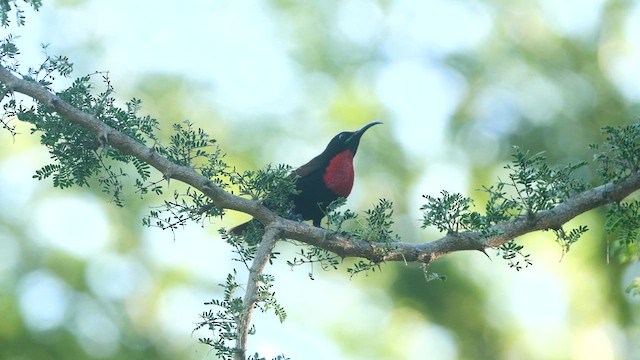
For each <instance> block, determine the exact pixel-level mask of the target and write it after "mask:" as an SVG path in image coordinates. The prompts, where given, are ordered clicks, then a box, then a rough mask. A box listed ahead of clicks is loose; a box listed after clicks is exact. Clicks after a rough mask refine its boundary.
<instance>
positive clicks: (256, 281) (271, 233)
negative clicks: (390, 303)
mask: <svg viewBox="0 0 640 360" xmlns="http://www.w3.org/2000/svg"><path fill="white" fill-rule="evenodd" d="M278 239H280V230H279V229H278V228H277V227H275V226H267V227H266V228H265V231H264V235H263V236H262V241H261V242H260V245H258V249H257V251H256V255H255V257H254V258H253V261H252V262H251V267H250V268H249V279H248V281H247V290H246V293H245V295H244V299H243V301H242V312H241V313H240V316H238V319H237V328H236V352H235V354H234V359H235V360H244V359H246V358H247V354H246V353H247V338H248V336H249V328H250V325H251V316H252V315H253V310H254V309H255V305H256V303H257V302H258V301H259V300H260V299H259V298H258V290H259V287H260V283H261V281H260V278H259V277H260V275H262V273H263V272H264V268H265V266H267V263H268V262H269V259H271V252H272V251H273V248H274V247H275V246H276V242H278Z"/></svg>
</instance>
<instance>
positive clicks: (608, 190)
mask: <svg viewBox="0 0 640 360" xmlns="http://www.w3.org/2000/svg"><path fill="white" fill-rule="evenodd" d="M0 82H2V83H3V84H4V85H5V87H6V89H8V90H9V91H15V92H19V93H22V94H24V95H27V96H29V97H31V98H33V99H35V100H36V101H38V102H40V103H43V104H45V105H47V106H50V107H52V108H53V109H54V110H55V111H57V112H58V113H59V114H60V115H61V116H62V117H63V118H64V119H65V120H66V121H69V122H71V123H74V124H76V125H78V126H81V127H83V128H85V129H88V130H90V131H91V132H92V133H93V134H94V135H95V136H96V137H97V138H98V139H101V140H102V142H103V143H106V144H108V145H109V146H112V147H114V148H116V149H118V150H120V151H122V152H123V153H125V154H128V155H131V156H134V157H136V158H138V159H140V160H142V161H145V162H147V163H148V164H150V165H151V166H153V167H154V168H156V169H157V170H158V171H160V172H161V173H162V174H164V175H165V177H167V178H173V179H176V180H179V181H182V182H184V183H186V184H189V185H190V186H192V187H194V188H196V189H198V190H200V191H202V192H203V193H204V194H206V195H207V196H209V197H210V198H211V200H212V202H213V203H214V204H215V206H216V207H218V208H221V209H232V210H237V211H241V212H244V213H247V214H250V215H252V216H254V217H255V218H257V219H258V220H259V221H260V222H262V223H263V224H265V225H266V226H267V227H269V226H270V225H272V227H273V228H274V229H275V230H276V231H278V232H280V233H281V235H282V236H284V237H286V238H290V239H293V240H298V241H301V242H304V243H307V244H310V245H315V246H318V247H320V248H322V249H325V250H329V251H332V252H334V253H336V254H338V255H340V256H342V257H360V258H366V259H370V260H373V261H409V262H411V261H420V262H424V263H429V262H431V261H433V260H436V259H438V258H440V257H442V256H444V255H446V254H449V253H451V252H454V251H461V250H483V249H484V248H486V247H492V246H498V245H501V244H504V243H506V242H507V241H509V240H511V239H513V238H516V237H518V236H521V235H523V234H526V233H529V232H533V231H538V230H544V229H557V228H559V227H560V226H561V225H562V224H564V223H566V222H567V221H569V220H571V219H573V218H574V217H576V216H577V215H579V214H581V213H584V212H586V211H589V210H591V209H594V208H596V207H599V206H602V205H605V204H609V203H612V202H616V201H620V200H622V199H624V198H625V197H626V196H628V195H629V194H631V193H632V192H634V191H636V190H638V189H640V174H638V173H637V172H636V173H633V174H632V175H630V176H629V177H628V178H627V179H625V180H623V181H620V182H618V183H615V184H614V183H609V184H605V185H602V186H599V187H596V188H593V189H590V190H587V191H585V192H583V193H580V194H578V195H576V196H574V197H573V198H571V199H570V200H568V201H566V202H564V203H562V204H559V205H557V206H556V207H555V208H553V209H550V210H545V211H540V212H538V213H535V214H533V215H531V216H521V217H518V218H515V219H513V220H511V221H507V222H504V223H501V224H498V225H495V226H494V227H493V228H491V229H489V230H490V231H491V232H492V233H495V234H497V235H494V236H492V237H491V238H488V239H487V238H484V237H483V236H482V234H481V233H479V232H465V233H450V234H447V235H446V236H444V237H442V238H440V239H438V240H435V241H431V242H428V243H422V244H415V243H406V242H398V243H391V244H383V243H375V242H368V241H363V240H356V239H351V238H349V237H347V236H343V235H340V234H336V233H334V232H332V231H330V230H325V229H321V228H316V227H313V226H311V225H309V224H307V223H303V222H297V221H292V220H286V219H283V218H280V217H278V216H277V215H275V214H274V213H273V212H271V211H270V210H269V209H267V208H266V207H264V206H263V205H261V204H260V203H259V202H257V201H252V200H248V199H245V198H242V197H238V196H235V195H232V194H230V193H227V192H225V191H224V190H223V189H221V188H220V187H218V186H217V185H215V184H214V183H213V181H211V180H210V179H207V178H206V177H204V176H202V175H201V174H199V173H198V172H196V171H195V170H194V169H192V168H189V167H185V166H180V165H177V164H174V163H172V162H171V161H169V160H168V159H167V158H165V157H163V156H161V155H159V154H158V153H156V152H155V151H154V150H153V149H152V148H150V147H147V146H145V145H143V144H141V143H139V142H138V141H136V140H135V139H133V138H131V137H129V136H128V135H125V134H123V133H121V132H119V131H117V130H116V129H113V128H112V127H110V126H108V125H106V124H105V123H103V122H102V121H100V119H99V118H97V117H96V116H94V115H91V114H88V113H85V112H83V111H81V110H79V109H77V108H74V107H73V106H71V105H69V104H67V103H65V102H64V101H62V100H61V99H60V98H59V97H58V96H56V95H55V94H52V93H51V92H50V91H48V90H47V89H45V88H44V87H42V86H40V85H39V84H36V83H34V82H30V81H27V80H24V79H20V78H18V77H17V76H15V75H14V74H13V73H11V72H10V71H9V70H8V69H6V68H4V67H2V66H0Z"/></svg>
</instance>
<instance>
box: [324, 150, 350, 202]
mask: <svg viewBox="0 0 640 360" xmlns="http://www.w3.org/2000/svg"><path fill="white" fill-rule="evenodd" d="M322 180H324V183H325V185H327V187H328V188H329V190H331V191H332V192H334V193H335V194H338V195H340V196H342V197H344V198H346V197H347V196H349V194H350V193H351V188H352V187H353V152H351V150H345V151H343V152H341V153H340V154H338V155H336V156H335V157H334V158H333V159H331V162H329V166H327V168H326V169H325V172H324V174H323V175H322Z"/></svg>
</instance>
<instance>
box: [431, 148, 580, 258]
mask: <svg viewBox="0 0 640 360" xmlns="http://www.w3.org/2000/svg"><path fill="white" fill-rule="evenodd" d="M584 165H585V163H579V164H573V165H568V166H564V167H559V168H552V167H551V166H549V165H548V163H547V161H546V157H545V156H544V154H543V153H538V154H533V155H529V154H528V153H527V152H523V151H522V150H520V149H519V148H517V147H514V148H513V152H512V160H511V162H510V163H509V164H507V165H506V166H505V167H504V169H505V170H507V171H508V179H509V180H508V181H502V180H499V181H498V183H497V184H496V185H493V186H490V187H484V188H483V189H482V191H484V192H485V193H487V194H488V197H489V199H488V201H487V203H486V205H485V212H484V214H481V213H480V212H478V211H475V210H473V209H474V208H475V204H474V201H473V200H472V199H471V198H469V197H465V196H463V195H461V194H459V193H449V192H447V191H442V192H441V193H440V196H439V197H433V196H429V195H425V196H424V198H425V199H426V200H427V202H426V203H425V204H424V205H423V206H422V207H421V208H420V210H421V211H422V215H423V218H422V227H423V228H426V227H429V226H435V227H436V228H437V229H438V230H439V231H441V232H447V233H450V234H456V233H458V232H461V231H469V232H479V233H481V234H482V235H483V236H484V237H485V238H490V237H491V236H495V235H499V234H498V233H497V232H496V230H495V229H494V228H492V227H493V226H494V225H496V224H499V223H501V222H505V221H508V220H511V219H514V218H516V217H519V216H525V217H526V218H527V219H533V217H534V216H535V214H536V213H537V212H539V211H542V210H548V209H551V208H553V207H554V206H556V205H558V204H560V203H561V202H563V201H566V200H567V199H569V198H570V197H571V196H573V195H575V194H577V193H579V192H580V191H583V190H585V189H586V184H584V182H583V181H581V180H580V179H578V178H577V177H576V176H575V172H576V171H577V170H578V169H580V168H581V167H583V166H584ZM554 231H555V233H556V237H557V241H558V242H559V243H560V244H561V245H562V246H563V251H565V252H566V251H568V250H569V247H570V245H571V244H573V243H574V242H576V241H577V240H578V238H579V237H580V236H581V235H582V234H584V233H585V232H586V231H587V228H586V227H583V226H581V227H579V228H577V229H574V230H571V231H569V232H564V231H563V230H562V229H558V230H554ZM522 249H523V246H521V245H518V244H516V243H515V242H514V240H511V241H509V242H507V243H505V244H503V245H501V246H500V247H498V254H499V255H501V256H502V258H503V259H505V260H507V261H508V262H509V266H510V267H513V268H515V269H516V270H520V269H521V268H522V264H524V266H529V265H531V261H530V259H529V255H528V254H524V253H523V252H522ZM518 259H519V260H518Z"/></svg>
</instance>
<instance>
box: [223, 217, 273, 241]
mask: <svg viewBox="0 0 640 360" xmlns="http://www.w3.org/2000/svg"><path fill="white" fill-rule="evenodd" d="M263 231H264V227H263V226H262V224H261V223H260V222H259V221H258V220H256V219H251V220H249V221H247V222H244V223H242V224H240V225H236V226H234V227H232V228H231V229H229V230H227V234H229V235H233V236H238V237H244V238H245V239H246V238H257V239H258V241H259V239H260V238H262V232H263Z"/></svg>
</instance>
